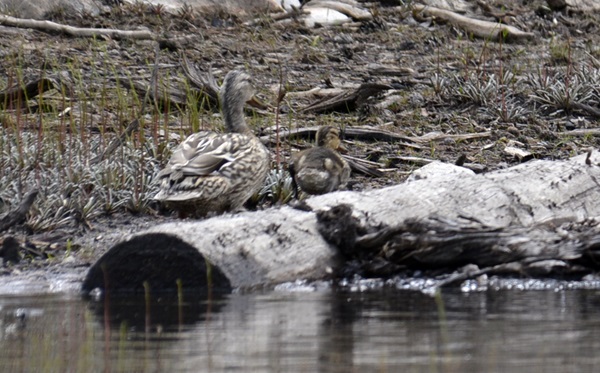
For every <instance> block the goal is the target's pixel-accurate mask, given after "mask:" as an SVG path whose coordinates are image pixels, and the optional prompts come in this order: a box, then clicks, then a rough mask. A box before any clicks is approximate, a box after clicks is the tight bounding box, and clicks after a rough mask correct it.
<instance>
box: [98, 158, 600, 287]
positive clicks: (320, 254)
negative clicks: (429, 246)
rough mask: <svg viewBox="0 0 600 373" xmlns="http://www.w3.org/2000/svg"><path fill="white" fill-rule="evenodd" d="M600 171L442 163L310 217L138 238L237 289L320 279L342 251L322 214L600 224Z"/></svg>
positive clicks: (195, 227)
mask: <svg viewBox="0 0 600 373" xmlns="http://www.w3.org/2000/svg"><path fill="white" fill-rule="evenodd" d="M599 162H600V157H599V156H598V155H597V153H593V154H592V155H591V156H589V155H587V154H584V155H581V156H577V157H574V158H572V159H569V160H566V161H545V160H538V161H530V162H527V163H525V164H521V165H518V166H515V167H511V168H508V169H504V170H499V171H495V172H490V173H488V174H484V175H476V174H474V173H473V172H471V171H470V170H467V169H465V168H462V167H458V166H454V165H451V164H444V163H440V162H434V163H431V164H429V165H427V166H425V167H423V168H421V169H419V170H417V171H416V172H415V173H413V175H411V178H410V179H409V181H407V182H405V183H403V184H399V185H395V186H392V187H387V188H383V189H378V190H371V191H365V192H351V191H342V192H336V193H330V194H326V195H322V196H317V197H312V198H309V199H308V200H307V201H306V202H307V204H308V205H309V206H310V207H312V209H313V211H310V212H306V211H300V210H296V209H293V208H291V207H288V206H284V207H281V208H272V209H268V210H264V211H257V212H245V213H240V214H236V215H224V216H219V217H215V218H211V219H207V220H202V221H182V222H174V223H167V224H163V225H159V226H156V227H154V228H152V229H150V230H149V231H147V232H141V233H139V234H136V235H134V236H133V238H136V237H138V238H139V237H143V236H144V235H147V234H150V233H154V234H156V233H158V234H164V235H169V236H173V237H177V238H179V239H181V240H182V241H184V242H186V243H187V244H189V245H191V246H192V247H194V248H195V249H196V250H198V252H200V253H201V254H202V255H203V256H204V257H205V258H206V259H208V261H209V262H211V263H212V264H213V265H214V266H216V267H218V268H219V269H221V270H222V271H223V273H224V274H225V276H226V277H227V278H228V279H229V281H230V282H231V285H232V286H234V287H239V286H241V287H248V286H256V285H263V284H273V283H281V282H287V281H293V280H296V279H301V278H304V279H318V278H324V277H326V276H327V274H328V273H329V269H330V268H331V267H332V266H334V265H335V262H336V250H335V249H334V248H332V247H331V246H330V245H329V244H328V243H327V242H326V241H325V240H324V239H323V238H322V237H321V235H320V234H319V232H318V230H317V219H316V213H315V211H318V210H327V209H329V208H330V207H333V206H337V205H339V204H348V205H351V206H352V211H353V215H354V216H355V217H357V218H358V219H359V220H360V222H361V223H362V224H365V225H368V226H377V225H378V224H385V225H387V226H395V225H398V224H401V223H403V222H405V221H406V220H407V219H414V218H416V219H425V218H428V217H431V216H438V217H442V218H446V219H459V218H464V217H467V218H471V219H474V220H475V221H479V222H481V223H483V224H485V225H487V226H489V227H499V228H501V227H508V226H521V227H530V226H534V225H536V224H542V223H547V222H549V221H579V220H582V219H586V218H590V217H596V216H600V185H599V181H600V165H599ZM130 239H131V238H130ZM532 239H533V238H532ZM127 242H129V241H127V240H125V241H123V242H122V243H121V244H120V245H121V246H120V247H123V246H127ZM112 250H114V248H113V249H112ZM109 252H110V251H109ZM168 265H169V263H164V266H168Z"/></svg>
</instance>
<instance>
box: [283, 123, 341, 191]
mask: <svg viewBox="0 0 600 373" xmlns="http://www.w3.org/2000/svg"><path fill="white" fill-rule="evenodd" d="M339 149H341V140H340V131H339V129H337V128H335V127H331V126H323V127H320V128H319V129H318V131H317V134H316V146H315V147H313V148H310V149H306V150H303V151H301V152H299V153H296V154H294V155H293V156H292V160H291V162H290V164H289V171H290V175H291V176H292V184H293V187H294V193H295V196H296V197H298V187H300V189H301V190H302V191H304V192H305V193H308V194H325V193H329V192H333V191H334V190H337V189H339V188H340V187H343V186H345V185H346V182H348V179H349V178H350V166H349V165H348V162H346V160H344V158H342V156H341V155H340V154H339V153H338V150H339Z"/></svg>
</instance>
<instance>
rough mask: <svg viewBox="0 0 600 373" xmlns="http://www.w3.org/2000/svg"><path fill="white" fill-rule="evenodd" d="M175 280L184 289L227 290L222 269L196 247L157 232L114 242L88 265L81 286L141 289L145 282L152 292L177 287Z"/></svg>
mask: <svg viewBox="0 0 600 373" xmlns="http://www.w3.org/2000/svg"><path fill="white" fill-rule="evenodd" d="M166 263H168V264H166ZM178 281H180V282H181V289H182V290H184V291H188V290H192V289H193V290H200V291H203V290H209V288H210V290H212V291H214V292H230V291H231V284H230V282H229V280H228V279H227V277H226V276H225V275H224V274H223V272H221V270H219V268H217V267H215V266H213V265H212V264H210V263H209V262H208V261H207V260H206V259H205V258H204V256H203V255H202V254H201V253H200V252H199V251H198V250H197V249H195V248H194V247H192V246H190V245H189V244H187V243H185V242H183V241H182V240H180V239H179V238H177V237H175V236H172V235H168V234H161V233H151V234H147V235H143V236H137V237H134V238H132V239H131V240H128V241H124V242H121V243H119V244H117V245H116V246H114V247H113V248H112V249H111V250H109V251H108V252H106V253H105V254H104V255H103V256H102V257H101V258H100V259H98V261H97V262H96V263H95V264H94V265H93V266H92V267H91V268H90V270H89V272H88V274H87V276H86V278H85V280H84V282H83V286H82V290H83V292H84V293H89V292H90V291H92V290H94V289H96V288H99V289H101V290H108V291H109V292H111V293H112V292H115V291H116V292H119V291H122V290H126V291H131V292H144V283H146V284H147V286H148V287H149V289H150V291H151V292H153V293H154V292H161V291H173V290H175V289H177V288H178V286H177V283H178Z"/></svg>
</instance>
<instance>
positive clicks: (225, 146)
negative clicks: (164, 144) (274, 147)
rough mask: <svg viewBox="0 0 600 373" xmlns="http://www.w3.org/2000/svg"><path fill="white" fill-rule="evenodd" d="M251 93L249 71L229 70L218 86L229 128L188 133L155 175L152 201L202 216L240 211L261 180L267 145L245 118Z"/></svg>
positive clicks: (267, 158) (267, 163) (266, 168)
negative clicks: (156, 184)
mask: <svg viewBox="0 0 600 373" xmlns="http://www.w3.org/2000/svg"><path fill="white" fill-rule="evenodd" d="M253 96H254V88H253V87H252V84H251V81H250V76H249V75H248V74H246V73H245V72H243V71H237V70H234V71H230V72H229V73H228V74H227V76H226V77H225V80H224V81H223V86H222V87H221V90H220V100H221V109H222V113H223V121H224V127H225V129H226V130H227V133H215V132H211V131H202V132H198V133H194V134H192V135H190V136H189V137H188V138H187V139H185V140H184V141H183V142H182V143H181V144H180V145H179V146H178V147H177V148H176V149H175V150H174V152H173V155H172V156H171V159H170V160H169V162H168V164H167V165H166V166H165V168H164V169H163V170H161V171H160V172H159V173H158V175H157V177H156V178H157V179H158V180H159V181H160V191H159V192H158V194H157V195H156V196H155V197H154V199H155V200H157V201H160V202H162V203H164V205H165V206H166V207H168V208H172V209H175V210H178V211H179V212H180V215H184V216H185V215H192V216H194V217H203V216H206V215H207V214H220V213H223V212H225V211H231V210H234V211H235V210H239V209H241V208H242V206H243V204H244V203H245V202H246V201H247V200H248V199H249V198H250V197H251V196H252V195H253V194H254V193H256V192H257V191H258V190H259V189H260V188H261V187H262V185H263V184H264V182H265V179H266V177H267V173H268V171H269V166H270V154H269V150H268V149H267V148H266V147H265V146H264V145H263V144H262V143H261V142H260V140H259V139H258V138H257V137H256V136H255V135H254V134H253V133H252V131H251V130H250V128H249V127H248V125H247V124H246V121H245V119H244V103H245V102H247V101H248V100H250V99H251V98H252V97H253Z"/></svg>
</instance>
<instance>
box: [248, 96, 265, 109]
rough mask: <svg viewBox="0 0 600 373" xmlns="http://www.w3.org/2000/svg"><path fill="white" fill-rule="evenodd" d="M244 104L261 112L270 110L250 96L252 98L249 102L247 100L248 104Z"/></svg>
mask: <svg viewBox="0 0 600 373" xmlns="http://www.w3.org/2000/svg"><path fill="white" fill-rule="evenodd" d="M246 103H247V104H248V105H250V106H252V107H254V108H257V109H261V110H268V109H269V108H270V106H269V105H267V104H265V103H264V102H262V101H261V100H259V99H258V97H256V96H252V98H251V99H250V100H248V102H246Z"/></svg>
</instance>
